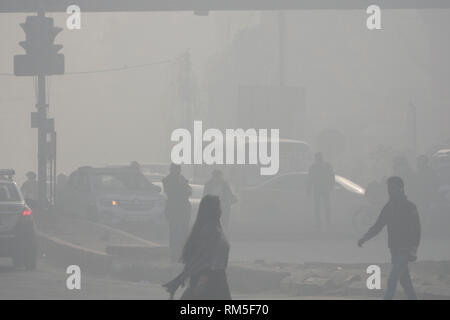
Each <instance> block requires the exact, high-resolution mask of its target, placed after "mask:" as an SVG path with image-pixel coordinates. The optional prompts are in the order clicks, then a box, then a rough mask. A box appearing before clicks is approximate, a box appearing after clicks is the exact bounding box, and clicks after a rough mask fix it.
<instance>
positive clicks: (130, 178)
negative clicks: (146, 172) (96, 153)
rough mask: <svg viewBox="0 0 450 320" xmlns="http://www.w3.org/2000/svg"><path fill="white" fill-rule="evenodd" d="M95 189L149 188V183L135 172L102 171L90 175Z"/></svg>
mask: <svg viewBox="0 0 450 320" xmlns="http://www.w3.org/2000/svg"><path fill="white" fill-rule="evenodd" d="M91 177H92V178H91V179H92V185H93V187H94V189H96V190H149V189H151V187H152V185H151V183H150V182H149V181H148V180H147V179H146V178H145V177H144V176H143V175H141V174H137V173H102V174H94V175H92V176H91Z"/></svg>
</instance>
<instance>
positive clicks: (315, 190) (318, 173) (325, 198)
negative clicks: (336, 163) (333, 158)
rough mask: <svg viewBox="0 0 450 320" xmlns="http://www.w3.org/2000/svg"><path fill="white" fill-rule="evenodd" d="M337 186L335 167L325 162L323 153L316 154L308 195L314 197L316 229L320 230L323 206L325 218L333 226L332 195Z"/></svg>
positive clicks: (310, 175)
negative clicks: (322, 207)
mask: <svg viewBox="0 0 450 320" xmlns="http://www.w3.org/2000/svg"><path fill="white" fill-rule="evenodd" d="M334 184H335V179H334V170H333V167H332V166H331V165H330V164H329V163H328V162H325V161H324V160H323V156H322V153H321V152H317V153H316V154H315V158H314V163H313V164H312V165H311V167H310V168H309V172H308V180H307V193H308V194H311V193H312V196H313V200H314V215H315V218H316V227H318V228H320V227H321V225H322V219H321V217H320V207H321V204H323V206H324V209H325V218H326V222H327V224H328V225H330V224H331V204H330V195H331V191H332V190H333V187H334Z"/></svg>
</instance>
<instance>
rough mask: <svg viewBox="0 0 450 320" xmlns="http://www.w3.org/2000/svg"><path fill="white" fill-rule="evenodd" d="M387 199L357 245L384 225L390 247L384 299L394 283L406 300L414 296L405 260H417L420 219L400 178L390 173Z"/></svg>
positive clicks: (376, 232) (415, 297) (391, 291)
mask: <svg viewBox="0 0 450 320" xmlns="http://www.w3.org/2000/svg"><path fill="white" fill-rule="evenodd" d="M387 188H388V194H389V200H388V202H387V203H386V205H385V206H384V208H383V210H382V211H381V213H380V215H379V217H378V219H377V221H376V222H375V224H374V225H373V226H372V227H371V228H370V229H369V231H367V233H366V234H365V235H364V236H363V237H362V238H361V239H360V240H359V241H358V246H359V247H362V245H363V244H364V243H365V242H366V241H368V240H370V239H372V238H373V237H375V236H376V235H377V234H379V233H380V232H381V230H383V228H384V227H385V226H386V227H387V233H388V247H389V249H390V251H391V257H392V270H391V273H390V275H389V278H388V282H387V291H386V294H385V296H384V299H385V300H391V299H393V298H394V294H395V291H396V289H397V283H398V282H399V281H400V284H401V286H402V287H403V289H404V290H405V293H406V294H407V296H408V299H410V300H416V299H417V296H416V292H415V290H414V287H413V284H412V281H411V275H410V274H409V268H408V263H409V262H412V261H416V260H417V248H418V247H419V244H420V236H421V235H420V233H421V230H420V219H419V213H418V212H417V208H416V205H415V204H414V203H412V202H411V201H409V200H408V199H407V197H406V195H405V190H404V184H403V180H402V179H401V178H400V177H390V178H389V179H388V181H387Z"/></svg>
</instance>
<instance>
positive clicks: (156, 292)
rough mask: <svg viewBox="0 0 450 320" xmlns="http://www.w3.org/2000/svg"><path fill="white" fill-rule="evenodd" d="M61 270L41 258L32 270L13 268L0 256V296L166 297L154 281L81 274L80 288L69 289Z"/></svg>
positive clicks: (40, 297) (33, 297)
mask: <svg viewBox="0 0 450 320" xmlns="http://www.w3.org/2000/svg"><path fill="white" fill-rule="evenodd" d="M67 276H68V275H67V274H65V272H64V270H62V269H57V268H54V267H52V266H50V265H48V264H47V263H46V262H43V261H40V263H39V264H38V268H37V269H36V270H34V271H16V270H14V269H12V267H11V266H10V263H9V261H8V260H7V259H3V258H2V259H0V299H1V300H4V299H166V298H167V296H166V295H165V294H164V292H163V290H161V287H160V286H159V285H156V284H148V283H145V284H140V283H128V282H122V281H118V280H113V279H107V278H106V279H105V278H104V279H101V278H95V277H92V276H86V275H83V274H82V276H81V289H80V290H68V289H67V287H66V278H67Z"/></svg>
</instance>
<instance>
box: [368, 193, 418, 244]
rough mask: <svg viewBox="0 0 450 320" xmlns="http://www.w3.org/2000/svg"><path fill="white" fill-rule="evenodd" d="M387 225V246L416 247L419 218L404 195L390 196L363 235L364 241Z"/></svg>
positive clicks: (412, 205)
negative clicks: (375, 219)
mask: <svg viewBox="0 0 450 320" xmlns="http://www.w3.org/2000/svg"><path fill="white" fill-rule="evenodd" d="M384 226H387V232H388V247H389V248H390V249H391V250H393V249H394V250H395V249H411V248H417V247H418V246H419V244H420V220H419V213H418V212H417V208H416V205H415V204H414V203H412V202H411V201H409V200H408V199H407V198H406V196H404V195H403V196H399V197H395V198H393V197H391V198H390V199H389V201H388V203H387V204H386V205H385V206H384V208H383V210H381V213H380V215H379V217H378V219H377V221H376V222H375V224H374V225H373V226H372V227H371V228H370V229H369V231H368V232H367V233H366V234H365V235H364V237H363V239H364V241H367V240H369V239H371V238H373V237H375V236H376V235H377V234H378V233H380V231H381V230H382V229H383V228H384Z"/></svg>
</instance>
